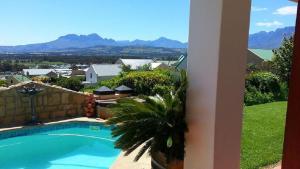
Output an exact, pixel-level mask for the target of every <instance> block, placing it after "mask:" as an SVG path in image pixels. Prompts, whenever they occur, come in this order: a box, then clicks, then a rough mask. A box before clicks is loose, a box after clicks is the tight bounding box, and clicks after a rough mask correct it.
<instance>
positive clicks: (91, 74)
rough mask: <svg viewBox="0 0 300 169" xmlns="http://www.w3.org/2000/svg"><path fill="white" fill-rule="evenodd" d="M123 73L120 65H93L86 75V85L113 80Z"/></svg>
mask: <svg viewBox="0 0 300 169" xmlns="http://www.w3.org/2000/svg"><path fill="white" fill-rule="evenodd" d="M121 72H122V68H121V65H119V64H92V65H91V66H90V67H89V68H88V70H87V71H86V73H85V78H86V81H85V82H84V83H89V84H95V83H97V82H100V81H102V80H108V79H111V78H113V77H115V76H117V75H119V74H120V73H121Z"/></svg>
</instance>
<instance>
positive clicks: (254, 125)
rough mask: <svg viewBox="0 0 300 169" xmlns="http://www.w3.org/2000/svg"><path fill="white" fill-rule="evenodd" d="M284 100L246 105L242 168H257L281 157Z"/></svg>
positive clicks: (284, 111)
mask: <svg viewBox="0 0 300 169" xmlns="http://www.w3.org/2000/svg"><path fill="white" fill-rule="evenodd" d="M286 106H287V103H286V102H274V103H269V104H262V105H256V106H248V107H245V110H244V118H243V133H242V159H241V169H258V168H261V167H263V166H266V165H270V164H274V163H276V162H278V161H280V160H281V157H282V147H283V139H284V124H285V115H286Z"/></svg>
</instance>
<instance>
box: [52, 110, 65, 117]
mask: <svg viewBox="0 0 300 169" xmlns="http://www.w3.org/2000/svg"><path fill="white" fill-rule="evenodd" d="M54 114H55V118H59V119H61V118H64V117H66V112H65V111H56V112H54Z"/></svg>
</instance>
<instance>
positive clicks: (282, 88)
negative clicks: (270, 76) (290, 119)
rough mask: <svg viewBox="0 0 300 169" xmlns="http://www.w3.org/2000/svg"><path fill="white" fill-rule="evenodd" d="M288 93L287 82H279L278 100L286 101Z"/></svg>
mask: <svg viewBox="0 0 300 169" xmlns="http://www.w3.org/2000/svg"><path fill="white" fill-rule="evenodd" d="M288 95H289V88H288V84H287V83H283V82H282V83H280V96H279V101H286V100H288Z"/></svg>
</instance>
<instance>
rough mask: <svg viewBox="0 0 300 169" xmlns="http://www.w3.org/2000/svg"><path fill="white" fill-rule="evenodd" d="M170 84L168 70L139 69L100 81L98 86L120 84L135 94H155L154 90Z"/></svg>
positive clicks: (164, 88)
mask: <svg viewBox="0 0 300 169" xmlns="http://www.w3.org/2000/svg"><path fill="white" fill-rule="evenodd" d="M172 84H173V79H172V75H171V72H170V71H169V70H154V71H140V70H139V71H131V72H126V73H122V74H121V75H120V76H117V77H115V78H113V79H110V80H105V81H102V82H100V83H99V86H107V87H110V88H116V87H118V86H120V85H126V86H128V87H130V88H132V89H133V90H134V91H135V92H136V93H137V94H142V95H155V94H156V92H162V90H168V89H171V87H170V86H172ZM168 91H170V90H168Z"/></svg>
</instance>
